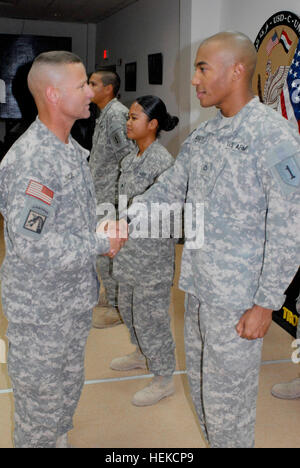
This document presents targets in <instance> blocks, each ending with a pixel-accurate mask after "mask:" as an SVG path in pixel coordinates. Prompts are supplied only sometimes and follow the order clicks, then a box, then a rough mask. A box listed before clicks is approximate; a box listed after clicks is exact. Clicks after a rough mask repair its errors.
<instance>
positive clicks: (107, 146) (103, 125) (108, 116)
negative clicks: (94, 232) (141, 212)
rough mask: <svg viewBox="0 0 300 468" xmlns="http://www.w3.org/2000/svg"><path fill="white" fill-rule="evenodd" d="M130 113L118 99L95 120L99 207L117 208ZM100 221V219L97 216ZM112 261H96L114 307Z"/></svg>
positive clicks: (94, 166)
mask: <svg viewBox="0 0 300 468" xmlns="http://www.w3.org/2000/svg"><path fill="white" fill-rule="evenodd" d="M127 118H128V109H127V107H125V106H124V105H123V104H121V102H119V101H118V100H117V98H114V99H112V100H111V101H110V102H109V103H108V104H107V105H106V107H105V108H104V109H103V110H102V111H101V114H100V117H99V118H98V119H97V120H96V125H95V130H94V135H93V146H92V150H91V156H90V163H89V164H90V169H91V173H92V178H93V182H94V187H95V192H96V200H97V205H101V204H102V203H112V204H113V205H115V206H117V198H118V178H119V166H120V162H121V160H122V159H123V157H124V156H125V155H127V154H128V153H129V152H130V150H132V149H133V148H134V146H135V145H134V143H133V142H132V141H131V140H128V139H127V132H126V121H127ZM98 221H99V222H100V221H101V217H100V216H98ZM112 268H113V261H112V260H111V259H110V258H108V257H99V258H98V259H97V270H98V272H99V274H100V276H101V280H102V282H103V284H104V286H105V289H106V294H107V299H108V302H109V304H110V305H112V306H114V305H115V303H116V302H117V300H116V288H117V284H116V282H115V281H114V280H113V278H112V276H111V275H112Z"/></svg>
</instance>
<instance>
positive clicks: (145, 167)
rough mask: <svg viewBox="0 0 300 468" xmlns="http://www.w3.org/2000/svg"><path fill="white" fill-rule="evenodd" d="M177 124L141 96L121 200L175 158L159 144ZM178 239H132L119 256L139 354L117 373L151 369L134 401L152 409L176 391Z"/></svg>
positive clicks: (124, 360) (131, 125)
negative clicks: (173, 308)
mask: <svg viewBox="0 0 300 468" xmlns="http://www.w3.org/2000/svg"><path fill="white" fill-rule="evenodd" d="M177 124H178V118H177V117H172V116H171V115H170V114H169V113H168V112H167V109H166V106H165V104H164V103H163V101H162V100H161V99H159V98H158V97H156V96H143V97H140V98H138V99H137V100H136V101H135V102H134V103H133V104H132V106H131V108H130V111H129V119H128V122H127V135H128V138H130V139H131V140H135V141H136V143H137V150H136V151H135V152H133V153H131V154H129V155H128V156H126V157H125V158H124V159H123V161H122V164H121V176H120V179H119V196H120V195H126V196H127V200H129V202H130V200H132V198H133V197H135V196H137V195H140V194H142V193H144V192H145V191H146V190H147V189H148V188H149V187H150V186H151V185H152V184H154V182H155V181H156V179H157V177H158V176H160V174H161V173H162V172H164V171H165V170H166V169H167V168H169V167H170V166H172V164H173V163H174V158H173V157H172V156H171V155H170V153H168V151H167V150H166V149H165V148H164V147H163V146H162V145H161V144H160V143H159V142H158V141H157V138H158V136H159V134H160V132H161V130H165V131H170V130H172V129H173V128H175V127H176V125H177ZM174 252H175V240H174V239H173V238H167V239H162V238H160V239H159V238H156V239H151V238H147V239H145V238H144V239H142V238H131V239H130V240H129V241H128V243H127V245H126V246H125V247H124V249H123V251H122V252H120V253H119V255H117V256H116V257H115V261H114V277H115V278H116V279H117V280H118V283H119V296H118V297H119V311H120V313H121V316H122V318H123V321H124V323H125V324H126V326H127V327H128V329H129V332H130V338H131V342H132V343H133V344H134V345H136V350H135V352H134V353H132V354H129V355H127V356H123V357H121V358H116V359H113V361H112V362H111V368H112V369H114V370H119V371H120V370H121V371H122V370H124V371H125V370H130V369H136V368H141V369H146V368H147V365H148V368H149V371H150V372H151V373H153V374H154V378H153V379H152V380H151V382H150V384H149V385H148V386H147V387H146V388H144V389H143V390H141V391H139V392H137V393H136V394H135V395H134V397H133V399H132V403H133V404H134V405H136V406H148V405H153V404H155V403H157V402H158V401H159V400H161V399H162V398H164V397H167V396H169V395H171V394H173V393H174V384H173V373H174V370H175V353H174V348H175V345H174V341H173V337H172V333H171V330H170V317H169V306H170V289H171V286H172V283H173V276H174Z"/></svg>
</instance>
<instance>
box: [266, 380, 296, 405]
mask: <svg viewBox="0 0 300 468" xmlns="http://www.w3.org/2000/svg"><path fill="white" fill-rule="evenodd" d="M271 393H272V395H273V396H274V397H276V398H281V399H283V400H296V399H297V398H300V379H295V380H292V381H291V382H284V383H281V384H276V385H274V387H273V388H272V390H271Z"/></svg>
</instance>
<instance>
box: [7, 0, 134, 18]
mask: <svg viewBox="0 0 300 468" xmlns="http://www.w3.org/2000/svg"><path fill="white" fill-rule="evenodd" d="M137 1H138V0H0V17H1V16H2V17H4V18H22V19H34V20H44V21H66V22H73V23H99V22H100V21H102V20H103V19H104V18H107V17H108V16H111V15H113V14H114V13H116V12H117V11H119V10H122V8H125V7H127V6H128V5H130V4H132V3H135V2H137Z"/></svg>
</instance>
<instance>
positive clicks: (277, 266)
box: [254, 132, 300, 310]
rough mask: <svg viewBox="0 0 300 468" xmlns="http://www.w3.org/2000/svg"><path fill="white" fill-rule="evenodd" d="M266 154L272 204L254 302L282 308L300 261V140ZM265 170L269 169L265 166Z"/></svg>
mask: <svg viewBox="0 0 300 468" xmlns="http://www.w3.org/2000/svg"><path fill="white" fill-rule="evenodd" d="M277 134H278V132H277ZM273 143H274V141H273ZM275 143H276V142H275ZM266 156H267V157H266V158H265V160H266V161H267V169H268V173H267V174H266V175H265V176H264V177H263V180H264V181H263V184H264V186H265V193H266V197H267V204H268V211H267V216H266V244H265V253H264V261H263V268H262V272H261V277H260V282H259V287H258V290H257V292H256V296H255V300H254V302H255V303H256V304H258V305H260V306H263V307H266V308H269V309H273V310H278V309H280V308H281V306H282V304H283V303H284V300H285V296H284V292H285V291H286V289H287V287H288V285H289V284H290V282H291V281H292V279H293V277H294V276H295V274H296V272H297V270H298V267H299V263H300V258H299V257H300V255H299V253H300V151H299V139H298V138H294V137H291V138H290V139H289V141H284V142H281V143H280V142H278V144H274V145H273V147H272V150H271V152H270V153H269V154H268V155H266ZM261 170H262V172H263V171H265V172H266V169H265V167H264V168H262V169H261Z"/></svg>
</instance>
